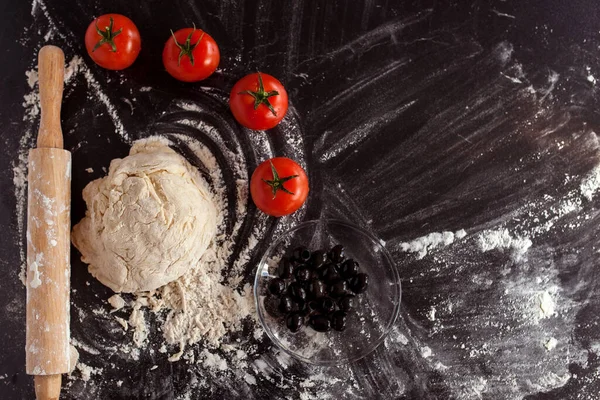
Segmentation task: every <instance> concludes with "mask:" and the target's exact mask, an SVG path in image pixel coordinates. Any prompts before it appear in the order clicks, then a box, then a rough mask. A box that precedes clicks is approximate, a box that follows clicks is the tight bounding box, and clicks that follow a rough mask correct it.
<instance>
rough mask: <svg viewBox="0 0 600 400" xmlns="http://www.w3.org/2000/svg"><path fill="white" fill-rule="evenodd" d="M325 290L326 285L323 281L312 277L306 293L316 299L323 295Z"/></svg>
mask: <svg viewBox="0 0 600 400" xmlns="http://www.w3.org/2000/svg"><path fill="white" fill-rule="evenodd" d="M326 292H327V285H325V283H324V282H323V281H320V280H318V279H313V280H312V281H310V283H309V284H308V295H309V296H310V298H312V299H318V298H321V297H323V296H325V293H326Z"/></svg>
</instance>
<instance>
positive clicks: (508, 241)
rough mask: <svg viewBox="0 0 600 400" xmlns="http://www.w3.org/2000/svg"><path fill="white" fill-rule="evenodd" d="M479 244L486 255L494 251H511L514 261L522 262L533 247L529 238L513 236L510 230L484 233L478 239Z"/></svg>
mask: <svg viewBox="0 0 600 400" xmlns="http://www.w3.org/2000/svg"><path fill="white" fill-rule="evenodd" d="M477 244H478V245H479V249H480V250H481V251H482V252H484V253H485V252H487V251H490V250H494V249H498V250H506V249H509V250H510V251H511V257H512V259H513V260H514V261H520V260H522V259H523V256H524V255H525V254H526V253H527V250H529V248H530V247H531V245H532V243H531V240H530V239H529V238H522V237H519V236H516V237H515V236H511V234H510V232H509V231H508V229H498V230H487V231H483V232H481V233H480V234H479V236H478V237H477Z"/></svg>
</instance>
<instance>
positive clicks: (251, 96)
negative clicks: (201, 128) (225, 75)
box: [229, 72, 288, 130]
mask: <svg viewBox="0 0 600 400" xmlns="http://www.w3.org/2000/svg"><path fill="white" fill-rule="evenodd" d="M229 107H231V112H232V113H233V116H234V117H235V119H236V120H237V121H238V122H239V123H240V124H242V125H244V126H245V127H246V128H250V129H255V130H265V129H271V128H273V127H275V126H276V125H277V124H278V123H279V122H280V121H281V120H282V119H283V117H284V116H285V113H286V112H287V109H288V95H287V92H286V91H285V88H284V87H283V85H282V84H281V82H279V81H278V80H277V79H275V78H274V77H272V76H271V75H268V74H263V73H260V72H257V73H255V74H250V75H246V76H245V77H243V78H242V79H240V80H239V81H237V83H236V84H235V85H234V86H233V89H231V94H230V95H229Z"/></svg>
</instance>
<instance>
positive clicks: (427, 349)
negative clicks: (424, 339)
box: [421, 346, 433, 358]
mask: <svg viewBox="0 0 600 400" xmlns="http://www.w3.org/2000/svg"><path fill="white" fill-rule="evenodd" d="M432 355H433V352H432V351H431V348H430V347H428V346H424V347H421V356H422V357H423V358H429V357H431V356H432Z"/></svg>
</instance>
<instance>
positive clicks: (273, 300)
mask: <svg viewBox="0 0 600 400" xmlns="http://www.w3.org/2000/svg"><path fill="white" fill-rule="evenodd" d="M280 302H281V300H279V299H278V298H277V297H275V296H267V297H266V298H265V299H264V303H263V304H264V305H265V311H266V312H267V314H269V315H270V316H272V317H275V318H279V317H281V312H280V311H279V303H280Z"/></svg>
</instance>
